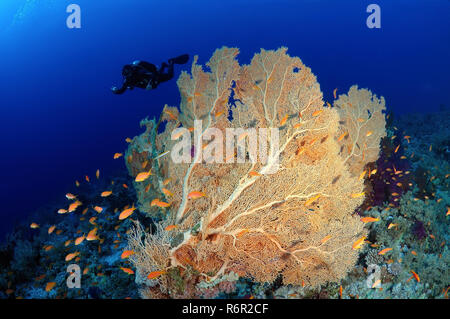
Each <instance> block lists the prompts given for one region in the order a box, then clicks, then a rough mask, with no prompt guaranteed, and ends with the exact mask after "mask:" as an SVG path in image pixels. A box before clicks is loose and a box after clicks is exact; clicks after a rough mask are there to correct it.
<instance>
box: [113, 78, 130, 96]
mask: <svg viewBox="0 0 450 319" xmlns="http://www.w3.org/2000/svg"><path fill="white" fill-rule="evenodd" d="M127 87H128V83H127V81H123V84H122V87H121V88H120V89H119V88H117V87H115V86H113V87H112V88H111V91H112V92H113V93H114V94H122V93H123V92H125V91H126V90H127Z"/></svg>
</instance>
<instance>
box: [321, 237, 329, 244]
mask: <svg viewBox="0 0 450 319" xmlns="http://www.w3.org/2000/svg"><path fill="white" fill-rule="evenodd" d="M330 239H331V235H327V236H325V237H324V238H322V240H321V241H320V243H321V244H325V243H326V242H327V241H329V240H330Z"/></svg>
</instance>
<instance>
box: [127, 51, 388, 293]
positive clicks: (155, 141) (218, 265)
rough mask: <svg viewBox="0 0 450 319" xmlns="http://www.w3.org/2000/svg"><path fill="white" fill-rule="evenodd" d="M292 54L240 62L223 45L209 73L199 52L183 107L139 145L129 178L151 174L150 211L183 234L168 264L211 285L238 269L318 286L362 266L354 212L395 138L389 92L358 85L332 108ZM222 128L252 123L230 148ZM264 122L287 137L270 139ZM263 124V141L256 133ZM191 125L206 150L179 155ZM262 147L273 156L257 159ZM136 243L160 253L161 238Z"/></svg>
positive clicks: (143, 188) (144, 187)
mask: <svg viewBox="0 0 450 319" xmlns="http://www.w3.org/2000/svg"><path fill="white" fill-rule="evenodd" d="M286 51H287V49H286V48H280V49H278V50H276V51H266V50H264V49H262V50H261V52H260V53H258V54H255V56H254V57H253V59H252V61H251V63H250V64H249V65H244V66H240V65H239V64H238V62H237V61H236V56H237V54H238V53H239V51H238V49H236V48H226V47H223V48H221V49H218V50H216V51H215V52H214V54H213V56H212V58H211V59H210V61H209V62H208V63H207V64H206V66H207V69H208V70H204V69H203V68H202V66H201V65H198V64H197V57H195V58H194V62H193V64H192V69H191V75H189V74H188V73H186V72H183V73H182V74H181V76H180V78H179V79H178V82H177V83H178V86H179V89H180V92H181V104H180V110H178V109H177V108H176V107H169V106H167V105H166V106H165V107H164V110H163V113H162V115H161V117H160V119H159V121H155V120H146V121H145V122H143V124H144V125H146V127H147V130H146V132H145V133H143V134H142V135H141V136H139V137H136V138H134V139H133V141H132V143H131V144H130V146H129V149H128V151H127V154H126V159H127V166H128V168H129V172H130V174H131V175H132V176H133V177H135V176H136V175H137V174H138V173H140V172H144V171H148V170H149V169H150V168H151V169H152V175H151V176H150V177H149V178H148V179H147V180H145V181H143V182H136V188H137V190H138V199H139V205H140V209H141V210H143V211H146V212H147V213H149V214H151V215H156V214H160V213H159V212H161V211H163V213H162V214H160V215H162V216H164V223H165V225H168V223H170V224H173V225H175V226H174V227H171V228H170V230H163V229H161V228H160V229H159V231H160V232H161V231H162V232H164V231H165V232H170V236H172V238H173V239H172V244H171V248H170V249H169V248H166V249H167V251H166V252H164V253H161V251H160V249H162V248H158V251H157V255H158V256H162V255H168V256H170V257H169V260H168V261H167V266H166V269H167V268H170V269H171V268H179V269H182V270H184V269H194V270H195V272H196V273H197V274H198V276H199V278H202V280H205V279H206V280H214V279H216V278H219V277H221V276H223V275H225V274H228V273H230V272H233V273H235V274H238V275H239V276H241V277H250V278H252V279H253V280H255V281H258V282H272V281H274V280H275V279H276V278H277V277H278V276H280V275H281V276H282V279H283V283H285V284H300V283H305V284H308V285H312V286H316V285H319V284H321V283H324V282H327V281H337V280H339V279H341V278H342V277H344V276H345V274H346V273H347V272H348V270H349V269H350V268H351V267H352V266H353V265H354V263H355V262H356V258H357V251H356V250H353V249H352V243H353V242H354V241H355V240H357V239H358V238H360V237H362V236H364V235H365V234H366V231H365V230H364V228H363V225H364V224H363V223H362V222H360V220H359V218H358V217H356V216H352V213H353V212H354V210H355V209H356V208H357V207H358V206H359V205H361V203H362V201H363V199H364V192H363V187H364V185H363V184H364V180H363V179H362V178H360V177H361V173H362V171H363V168H364V167H365V165H366V164H367V163H369V162H373V161H375V160H376V159H377V157H378V153H379V144H380V138H381V137H383V136H384V135H385V120H384V115H383V114H382V111H383V110H384V99H383V98H381V99H378V98H376V97H375V96H374V95H372V93H371V92H370V91H368V90H365V89H358V88H357V87H356V86H354V87H352V88H351V89H350V91H349V94H348V95H345V94H344V95H340V97H339V99H338V100H336V101H335V103H334V106H335V107H324V102H323V99H322V92H321V91H320V87H319V84H318V83H317V81H316V77H315V76H314V75H313V73H312V72H311V70H310V68H308V67H306V66H305V65H304V64H303V63H302V61H301V60H300V59H299V58H297V57H290V56H289V55H287V54H286ZM230 92H231V93H230ZM230 94H231V96H232V100H233V101H232V102H233V103H230V102H231V101H230ZM196 121H199V122H196ZM162 122H166V123H165V130H163V131H162V133H159V134H158V130H159V129H160V127H159V126H160V123H162ZM200 126H201V127H200ZM182 128H185V129H186V130H185V131H187V133H186V132H184V133H183V132H182V131H181V130H180V129H182ZM212 128H215V129H218V130H219V131H221V132H222V133H223V136H225V133H226V132H228V130H229V129H236V130H239V129H241V130H240V131H238V132H239V133H237V136H235V137H237V149H236V150H235V151H233V152H231V153H230V152H229V146H230V145H229V143H228V141H227V142H225V141H224V140H223V139H221V137H222V136H221V134H220V133H218V132H217V130H215V131H212V133H211V130H210V129H212ZM264 128H267V129H268V130H267V132H269V131H270V132H274V131H275V132H276V133H277V134H278V135H277V136H276V138H274V135H271V136H270V137H269V136H268V133H267V135H264V134H263V133H264V131H261V130H260V129H264ZM175 129H178V131H176V130H175ZM270 129H272V130H270ZM257 130H259V133H260V136H259V144H258V143H257V140H252V137H253V136H254V134H253V133H254V132H255V131H257ZM177 132H180V133H177ZM191 132H193V135H194V138H193V143H192V144H193V145H194V148H195V150H196V151H195V152H194V154H191V149H192V145H191V144H189V145H188V152H187V153H188V156H187V157H188V160H185V161H181V162H180V161H179V162H176V161H175V160H174V158H175V157H176V155H178V154H179V153H180V152H179V151H182V149H180V148H178V146H177V145H178V144H177V143H178V141H177V140H176V139H177V138H180V137H182V139H184V138H187V139H189V138H190V135H191ZM261 132H263V133H261ZM271 134H272V133H271ZM172 138H174V140H172ZM205 141H208V142H209V144H207V145H204V146H202V142H203V143H206V142H205ZM234 141H236V140H234ZM254 145H259V146H258V147H259V150H261V149H262V150H267V153H268V154H267V156H266V157H265V158H264V156H261V158H260V157H258V156H255V153H253V151H252V148H251V147H252V146H254ZM225 148H226V149H227V152H226V154H224V153H222V152H221V149H225ZM175 150H176V151H175ZM233 150H234V148H233ZM168 151H171V154H170V156H169V155H164V154H165V153H166V152H168ZM181 153H182V152H181ZM160 154H163V155H164V156H160V157H158V155H160ZM260 154H261V153H260ZM185 155H186V154H185ZM185 155H183V156H184V157H183V159H186V156H185ZM191 155H194V156H193V158H192V157H191ZM156 157H158V159H155V158H156ZM211 158H214V159H215V160H214V161H211ZM221 159H222V160H221ZM150 190H151V191H150ZM193 192H195V193H193ZM193 194H195V195H193ZM200 194H201V195H200ZM155 199H158V200H159V201H155ZM161 203H167V205H164V206H162V205H160V204H161ZM167 206H168V207H167ZM155 236H158V237H159V238H160V237H161V235H158V234H157V235H155ZM149 243H151V241H149ZM130 247H131V249H133V248H135V247H137V248H138V249H137V254H136V256H135V258H134V260H136V261H137V260H150V259H151V258H150V259H148V256H151V255H152V254H153V252H152V249H154V245H148V247H145V244H144V246H142V245H141V244H140V243H138V241H136V238H135V237H133V240H132V241H131V242H130ZM165 247H167V245H166V246H165ZM146 250H148V251H146ZM139 254H143V257H139V256H138V255H139ZM146 264H147V263H140V262H137V263H135V266H136V267H137V268H138V271H139V272H141V273H149V272H151V271H153V270H154V265H155V263H153V262H152V263H151V267H149V269H145V265H146ZM165 276H167V275H165ZM161 277H164V276H161ZM158 280H160V284H161V285H164V279H162V278H160V279H158ZM166 282H167V280H166ZM164 290H166V289H165V288H164Z"/></svg>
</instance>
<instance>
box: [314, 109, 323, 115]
mask: <svg viewBox="0 0 450 319" xmlns="http://www.w3.org/2000/svg"><path fill="white" fill-rule="evenodd" d="M322 112H323V110H317V111H314V112H313V114H312V116H319V114H320V113H322Z"/></svg>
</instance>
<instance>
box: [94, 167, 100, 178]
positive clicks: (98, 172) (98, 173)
mask: <svg viewBox="0 0 450 319" xmlns="http://www.w3.org/2000/svg"><path fill="white" fill-rule="evenodd" d="M95 176H96V177H97V179H99V178H100V170H99V169H98V170H97V171H96V172H95Z"/></svg>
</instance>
